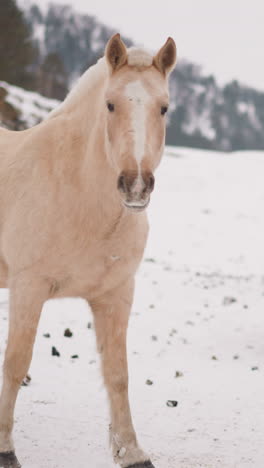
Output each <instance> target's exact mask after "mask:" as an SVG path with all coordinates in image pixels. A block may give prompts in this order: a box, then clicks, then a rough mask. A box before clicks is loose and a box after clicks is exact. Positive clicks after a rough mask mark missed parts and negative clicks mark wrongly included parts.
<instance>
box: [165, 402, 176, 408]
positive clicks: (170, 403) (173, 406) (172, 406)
mask: <svg viewBox="0 0 264 468" xmlns="http://www.w3.org/2000/svg"><path fill="white" fill-rule="evenodd" d="M166 404H167V406H169V408H175V407H176V406H178V402H177V401H176V400H168V401H167V403H166Z"/></svg>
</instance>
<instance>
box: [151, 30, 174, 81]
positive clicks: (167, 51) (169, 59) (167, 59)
mask: <svg viewBox="0 0 264 468" xmlns="http://www.w3.org/2000/svg"><path fill="white" fill-rule="evenodd" d="M176 58H177V49H176V44H175V42H174V40H173V39H172V38H171V37H169V38H168V39H167V42H166V43H165V44H164V46H163V47H162V48H161V49H160V50H159V52H158V53H157V55H156V56H155V57H154V60H153V64H154V65H155V67H157V69H158V70H159V71H160V72H161V73H162V74H163V75H168V74H169V73H170V72H171V71H172V70H173V68H174V67H175V65H176Z"/></svg>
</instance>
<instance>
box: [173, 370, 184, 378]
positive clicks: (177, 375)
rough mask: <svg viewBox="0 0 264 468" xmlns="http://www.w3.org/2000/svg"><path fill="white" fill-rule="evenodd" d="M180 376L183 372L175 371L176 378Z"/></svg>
mask: <svg viewBox="0 0 264 468" xmlns="http://www.w3.org/2000/svg"><path fill="white" fill-rule="evenodd" d="M179 377H183V372H181V371H176V372H175V379H178V378H179Z"/></svg>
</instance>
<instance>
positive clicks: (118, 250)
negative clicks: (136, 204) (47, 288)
mask: <svg viewBox="0 0 264 468" xmlns="http://www.w3.org/2000/svg"><path fill="white" fill-rule="evenodd" d="M137 234H140V233H139V232H137V231H135V232H134V231H133V232H130V233H129V235H128V236H126V238H123V237H121V238H120V237H118V238H116V237H114V236H113V237H111V238H110V239H108V240H103V241H102V240H101V241H91V242H88V244H87V245H85V246H83V247H82V248H80V246H77V245H76V251H73V252H72V254H71V255H70V257H69V258H68V259H67V265H68V267H67V273H66V275H67V276H65V277H64V279H63V281H62V282H61V287H60V289H59V291H58V295H59V296H65V295H74V296H75V295H77V296H85V297H87V298H88V299H89V298H93V297H95V296H97V295H100V294H103V293H104V292H105V291H107V290H109V289H111V288H115V287H116V286H117V285H118V284H120V282H121V281H122V280H123V279H125V278H127V277H128V276H132V275H134V274H135V271H136V269H137V267H138V265H139V263H140V260H141V258H142V255H143V251H144V247H145V240H146V235H144V236H143V235H137ZM144 234H145V233H144Z"/></svg>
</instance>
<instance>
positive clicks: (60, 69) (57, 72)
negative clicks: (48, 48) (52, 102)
mask: <svg viewBox="0 0 264 468" xmlns="http://www.w3.org/2000/svg"><path fill="white" fill-rule="evenodd" d="M66 82H67V77H66V72H65V68H64V65H63V62H62V60H61V58H60V56H59V55H58V54H57V53H56V52H53V53H50V54H48V55H47V56H46V57H45V59H44V62H43V63H42V65H41V66H40V68H39V72H38V78H37V90H38V92H40V93H41V94H43V95H44V96H47V97H49V98H54V99H60V100H63V99H64V98H65V96H66V94H67V91H68V89H67V86H66Z"/></svg>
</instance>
